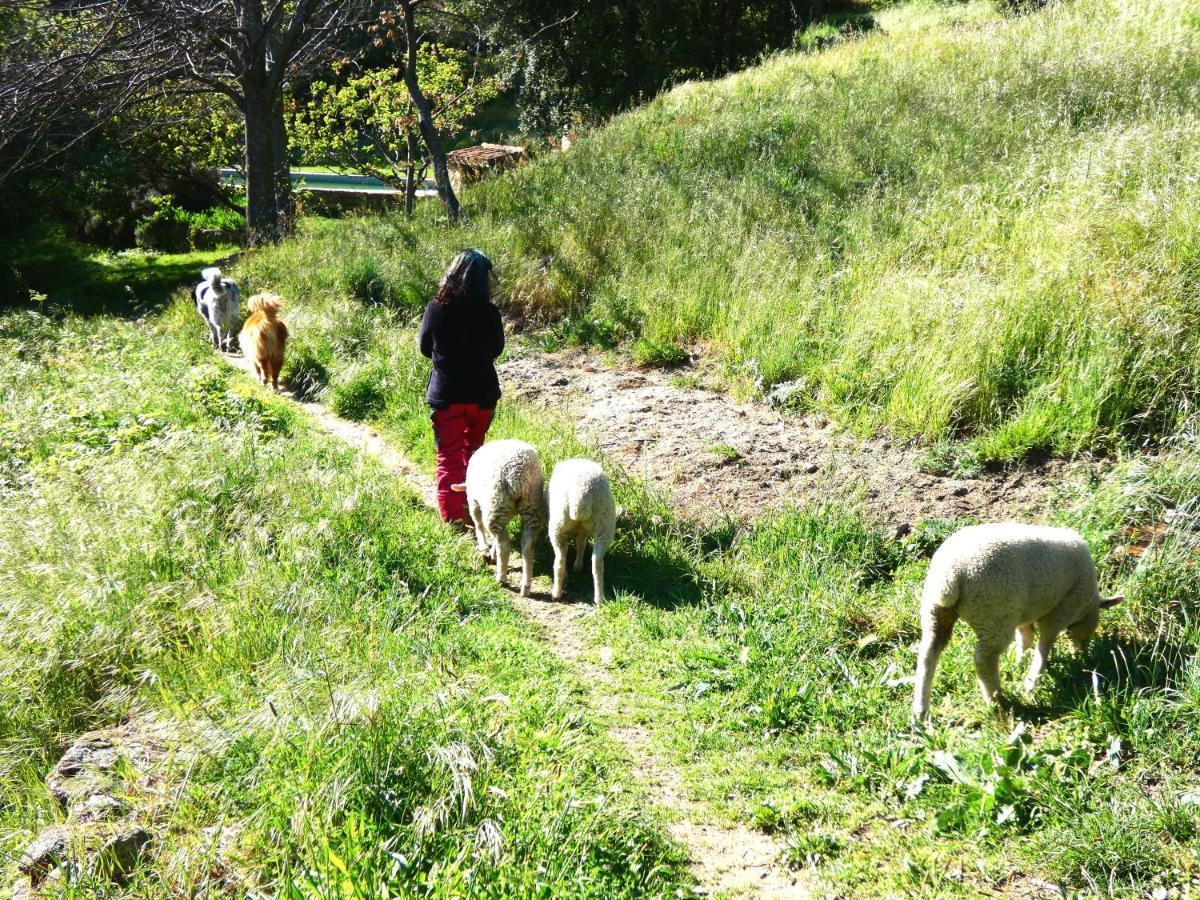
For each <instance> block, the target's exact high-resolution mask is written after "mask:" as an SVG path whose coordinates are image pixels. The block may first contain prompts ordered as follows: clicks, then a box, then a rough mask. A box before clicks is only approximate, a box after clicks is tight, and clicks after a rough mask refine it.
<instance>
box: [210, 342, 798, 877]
mask: <svg viewBox="0 0 1200 900" xmlns="http://www.w3.org/2000/svg"><path fill="white" fill-rule="evenodd" d="M221 358H222V359H224V360H225V362H227V363H228V364H229V365H231V366H234V367H235V368H238V369H241V370H242V371H244V372H246V373H247V374H249V375H250V376H251V377H254V376H253V367H252V365H251V364H250V362H249V361H248V360H246V359H244V358H243V357H241V356H234V355H225V354H222V355H221ZM281 393H282V394H283V396H286V397H288V398H289V399H291V400H292V401H293V402H295V403H296V404H297V405H298V406H299V407H300V408H301V409H303V410H304V411H305V412H306V413H308V414H309V415H310V416H311V417H312V419H313V421H314V422H316V424H317V425H318V426H319V427H320V428H321V429H322V430H324V431H326V432H328V433H329V434H332V435H333V436H335V437H337V438H338V439H339V440H342V441H344V442H346V443H347V444H349V445H351V446H353V447H355V448H356V449H358V450H359V451H360V452H362V453H364V454H366V455H367V456H370V457H372V458H373V459H375V460H376V461H377V462H379V463H380V464H381V465H382V466H383V467H384V468H385V469H387V470H388V471H389V472H391V473H393V474H395V475H397V476H399V477H400V478H403V479H404V480H405V481H406V482H407V483H408V484H409V485H410V486H411V487H412V488H413V489H414V490H416V491H417V492H418V493H419V494H420V495H421V497H422V498H424V500H425V503H426V505H427V506H429V507H431V508H436V506H437V503H436V493H435V489H434V482H433V479H432V478H430V477H429V476H428V475H426V474H425V473H424V472H422V471H421V470H420V469H419V468H418V467H417V466H415V465H413V463H412V462H410V461H409V460H408V459H407V458H406V457H404V455H403V454H401V453H399V452H398V451H397V450H396V449H395V448H393V447H391V446H390V445H389V444H388V443H387V442H386V441H385V440H384V439H383V438H382V437H380V435H379V433H378V432H377V431H376V430H375V429H373V428H371V427H370V426H367V425H363V424H360V423H357V422H351V421H349V420H347V419H343V418H341V417H339V416H337V415H334V414H333V413H332V412H330V411H329V410H328V409H326V408H325V407H324V406H322V405H321V404H319V403H312V402H309V401H305V400H303V399H302V398H301V397H300V396H299V395H298V394H297V393H295V392H292V391H289V390H284V391H281ZM511 565H512V569H513V570H514V571H516V570H517V569H518V568H519V558H517V559H514V561H513V563H512V564H511ZM514 580H515V579H514ZM549 587H550V585H549V581H548V579H546V578H539V579H537V580H536V581H535V584H534V590H535V592H534V596H532V597H519V596H517V595H516V593H515V592H513V602H514V603H516V605H517V607H518V608H519V609H520V610H521V611H522V612H523V613H525V614H526V615H527V616H529V618H530V619H532V620H533V621H535V622H537V623H538V625H540V626H541V627H542V630H543V632H544V634H545V638H546V641H547V643H548V645H549V646H550V648H551V650H552V651H553V652H554V655H555V656H557V657H558V658H559V659H560V660H562V661H563V662H564V663H566V664H567V665H569V666H570V667H571V668H573V669H574V670H575V671H576V672H577V673H578V674H579V675H580V681H581V683H582V684H584V685H587V686H588V689H589V690H588V703H589V705H590V706H591V707H592V709H593V711H594V712H596V713H597V714H598V715H599V716H600V717H601V719H602V720H608V721H612V720H616V721H621V720H627V719H629V718H632V716H626V715H625V714H624V713H625V712H626V711H625V710H623V709H622V707H621V705H620V704H621V701H620V700H619V699H618V698H616V697H615V696H614V695H615V691H613V690H609V689H608V688H609V687H610V686H612V685H613V679H612V676H611V674H610V673H609V672H608V670H607V669H606V668H605V667H604V666H603V665H601V664H599V663H597V662H596V661H594V660H593V659H592V658H591V654H590V651H589V648H588V645H587V641H586V639H585V637H584V625H583V622H584V620H585V619H586V618H587V616H589V615H590V614H591V611H592V605H591V591H590V586H589V589H588V590H586V591H583V592H568V594H567V598H566V601H564V602H554V601H551V600H549V599H548V598H549ZM609 735H610V736H611V737H612V738H613V739H614V740H615V741H617V743H619V744H620V745H621V746H622V747H624V749H625V751H626V753H627V754H628V755H629V758H630V761H631V764H632V768H633V772H634V775H635V776H636V777H637V780H638V781H639V782H640V783H642V784H643V785H644V786H645V787H646V788H647V790H648V792H649V795H650V796H651V797H652V798H653V799H654V801H655V803H656V804H657V805H658V806H659V807H661V808H662V809H663V810H665V811H667V812H668V813H669V814H671V815H672V816H673V817H672V819H671V821H670V822H669V823H668V826H667V827H668V830H669V831H670V833H671V836H672V837H673V838H675V840H677V841H678V842H679V843H681V844H682V845H683V846H684V847H686V848H687V851H688V855H689V857H690V858H691V860H692V863H691V869H692V873H693V875H694V876H695V877H696V880H697V881H698V882H699V883H700V885H701V887H702V888H703V889H704V890H705V891H706V892H710V893H714V894H730V895H733V896H757V897H772V898H776V897H778V898H799V897H809V896H811V892H810V891H809V890H808V889H807V888H806V887H805V886H804V884H803V883H802V882H801V881H800V879H799V876H798V875H796V874H795V873H792V872H789V871H787V870H786V869H785V868H783V867H782V866H781V865H779V863H778V860H779V855H780V851H781V849H782V848H781V847H780V846H779V845H778V844H777V843H775V842H774V841H773V840H771V839H770V838H769V837H767V836H766V835H763V834H761V833H759V832H756V831H751V830H750V829H747V828H742V827H738V826H735V827H726V826H722V825H714V824H710V823H706V822H705V821H704V819H705V816H704V811H703V810H702V809H701V808H700V806H699V804H697V803H695V802H693V801H692V800H691V799H690V798H689V797H688V795H687V790H686V787H685V786H684V783H683V779H682V777H681V776H680V774H679V771H678V770H677V769H676V768H675V767H674V766H672V765H671V764H670V763H668V762H667V761H666V760H664V759H663V758H662V757H661V756H659V755H658V754H657V753H655V752H654V750H653V749H652V748H651V746H650V735H649V732H648V731H647V730H646V729H645V728H642V727H641V726H614V727H611V728H610V729H609Z"/></svg>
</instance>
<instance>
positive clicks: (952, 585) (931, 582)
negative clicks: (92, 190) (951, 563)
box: [921, 569, 961, 609]
mask: <svg viewBox="0 0 1200 900" xmlns="http://www.w3.org/2000/svg"><path fill="white" fill-rule="evenodd" d="M939 574H940V576H941V577H938V575H939ZM960 595H961V592H960V590H959V583H958V576H957V575H955V573H954V572H953V571H948V570H946V569H943V570H942V571H941V572H940V573H936V572H935V573H934V575H933V577H932V578H926V580H925V590H924V593H923V594H922V596H921V606H922V607H924V608H925V609H932V608H934V607H938V606H940V607H943V608H945V609H953V608H954V607H956V606H958V601H959V597H960Z"/></svg>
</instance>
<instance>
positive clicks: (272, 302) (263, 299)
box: [249, 291, 283, 319]
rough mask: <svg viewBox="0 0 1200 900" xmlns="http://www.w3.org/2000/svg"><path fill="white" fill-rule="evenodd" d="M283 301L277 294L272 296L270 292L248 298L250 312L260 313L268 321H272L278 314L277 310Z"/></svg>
mask: <svg viewBox="0 0 1200 900" xmlns="http://www.w3.org/2000/svg"><path fill="white" fill-rule="evenodd" d="M282 304H283V301H282V300H281V299H280V298H279V295H278V294H272V293H271V292H270V291H263V292H262V293H261V294H255V295H254V296H253V297H251V298H250V303H249V306H250V312H252V313H256V312H260V313H262V314H263V315H264V316H266V317H267V318H268V319H273V318H275V316H277V315H278V314H279V308H280V306H281V305H282Z"/></svg>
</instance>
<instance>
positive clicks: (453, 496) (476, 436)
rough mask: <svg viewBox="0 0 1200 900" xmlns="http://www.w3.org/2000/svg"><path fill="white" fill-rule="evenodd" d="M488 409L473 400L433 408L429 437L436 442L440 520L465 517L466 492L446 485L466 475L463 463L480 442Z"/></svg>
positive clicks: (489, 413) (489, 419) (488, 417)
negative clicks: (458, 491) (431, 428)
mask: <svg viewBox="0 0 1200 900" xmlns="http://www.w3.org/2000/svg"><path fill="white" fill-rule="evenodd" d="M493 412H495V411H494V410H491V409H480V408H479V407H478V406H477V405H476V404H474V403H451V404H450V405H449V406H448V407H446V408H445V409H435V410H434V411H433V439H434V441H435V442H436V443H437V498H438V509H439V510H440V511H441V513H442V521H443V522H453V521H454V520H456V519H466V518H467V495H466V494H459V493H455V492H454V491H452V490H450V485H452V484H461V483H462V482H463V479H465V478H466V477H467V462H468V461H469V460H470V459H471V456H472V454H474V452H475V451H476V450H478V449H479V448H480V447H481V446H482V445H483V439H484V437H485V436H486V435H487V430H488V426H489V425H491V424H492V414H493Z"/></svg>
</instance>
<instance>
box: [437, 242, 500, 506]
mask: <svg viewBox="0 0 1200 900" xmlns="http://www.w3.org/2000/svg"><path fill="white" fill-rule="evenodd" d="M491 272H492V261H491V260H490V259H488V258H487V257H486V256H485V255H484V254H483V253H481V252H480V251H479V250H473V249H468V250H463V251H462V252H461V253H459V254H458V255H457V256H456V257H454V261H453V262H451V263H450V267H449V268H448V269H446V274H445V275H444V276H443V277H442V283H441V286H440V287H439V288H438V292H437V296H436V297H434V299H432V300H430V301H429V304H428V305H427V306H426V307H425V315H424V317H423V318H422V319H421V330H420V334H419V335H418V341H419V343H420V347H421V353H422V354H424V355H425V356H427V357H429V358H430V359H431V360H433V371H432V372H431V373H430V376H429V386H428V388H427V389H426V391H425V402H427V403H428V404H429V406H430V407H431V408H432V419H433V437H434V441H435V442H436V443H437V499H438V511H439V512H440V513H441V515H442V521H443V522H465V521H466V519H467V515H466V512H467V503H466V495H465V494H462V493H459V492H456V491H454V490H452V487H453V486H454V485H460V484H461V483H462V482H463V480H464V479H465V478H466V474H467V462H468V461H469V460H470V459H471V456H472V454H474V453H475V451H476V450H478V449H479V448H480V446H482V444H483V439H484V437H485V436H486V435H487V430H488V426H489V425H491V424H492V416H493V415H494V414H495V411H496V403H497V402H498V401H499V400H500V379H499V378H497V377H496V366H495V361H496V358H497V357H498V356H499V355H500V353H501V351H503V350H504V323H503V322H502V321H501V319H500V310H498V309H497V308H496V307H495V305H494V304H493V303H492V300H491V281H490V275H491Z"/></svg>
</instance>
